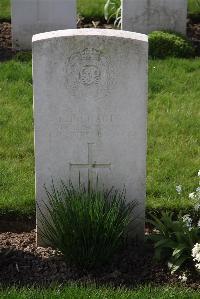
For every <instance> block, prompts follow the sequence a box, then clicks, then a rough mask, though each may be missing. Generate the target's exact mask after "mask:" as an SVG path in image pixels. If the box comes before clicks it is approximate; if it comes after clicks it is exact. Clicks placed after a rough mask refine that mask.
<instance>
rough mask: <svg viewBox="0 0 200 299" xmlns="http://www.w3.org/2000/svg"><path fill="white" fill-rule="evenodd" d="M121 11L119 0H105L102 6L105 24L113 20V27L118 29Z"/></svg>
mask: <svg viewBox="0 0 200 299" xmlns="http://www.w3.org/2000/svg"><path fill="white" fill-rule="evenodd" d="M121 11H122V4H121V0H107V2H106V4H105V6H104V17H105V19H106V21H107V22H109V21H110V20H112V19H114V20H115V21H114V25H115V26H117V27H120V26H121Z"/></svg>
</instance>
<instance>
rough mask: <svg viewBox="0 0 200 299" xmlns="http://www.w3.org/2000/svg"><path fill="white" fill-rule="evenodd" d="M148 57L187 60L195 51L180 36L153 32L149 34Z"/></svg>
mask: <svg viewBox="0 0 200 299" xmlns="http://www.w3.org/2000/svg"><path fill="white" fill-rule="evenodd" d="M149 55H150V56H151V57H152V58H166V57H180V58H189V57H193V56H194V55H195V50H194V48H193V46H192V45H191V43H190V42H189V41H188V40H187V39H186V38H185V37H183V36H181V35H180V34H177V33H171V32H164V31H154V32H152V33H150V34H149Z"/></svg>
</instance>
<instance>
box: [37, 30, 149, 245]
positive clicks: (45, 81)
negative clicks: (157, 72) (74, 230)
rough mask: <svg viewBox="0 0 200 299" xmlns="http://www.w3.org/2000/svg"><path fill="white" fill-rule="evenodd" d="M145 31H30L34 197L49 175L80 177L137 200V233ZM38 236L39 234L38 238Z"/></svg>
mask: <svg viewBox="0 0 200 299" xmlns="http://www.w3.org/2000/svg"><path fill="white" fill-rule="evenodd" d="M147 61H148V41H147V36H146V35H142V34H137V33H132V32H124V31H119V30H101V29H100V30H96V29H79V30H63V31H57V32H50V33H44V34H38V35H35V36H34V37H33V82H34V120H35V160H36V200H37V204H38V206H39V209H38V213H37V223H38V224H40V216H41V215H40V212H39V211H40V210H43V209H44V205H43V202H44V200H47V198H46V194H45V190H44V184H45V185H46V187H47V188H50V185H51V182H52V181H51V180H52V177H53V178H54V179H56V181H57V182H58V183H59V180H60V179H62V180H65V181H66V182H68V180H71V181H72V182H73V183H74V184H76V183H77V184H78V181H79V174H80V178H81V181H82V183H84V184H88V180H90V181H93V182H95V181H96V178H97V175H98V179H99V183H100V184H102V185H104V186H105V187H106V188H111V187H113V186H114V187H115V188H117V189H119V190H122V189H123V187H124V186H125V188H126V192H127V200H128V201H134V200H135V201H137V202H138V207H137V211H136V214H137V217H138V219H137V221H138V227H137V229H136V231H137V234H138V236H139V237H140V238H142V237H143V236H144V214H145V207H144V206H145V194H146V190H145V186H146V182H145V180H146V121H147V115H146V105H147ZM38 244H41V240H40V239H38Z"/></svg>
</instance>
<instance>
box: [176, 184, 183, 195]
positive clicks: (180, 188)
mask: <svg viewBox="0 0 200 299" xmlns="http://www.w3.org/2000/svg"><path fill="white" fill-rule="evenodd" d="M176 191H177V193H178V194H181V191H182V186H181V185H178V186H176Z"/></svg>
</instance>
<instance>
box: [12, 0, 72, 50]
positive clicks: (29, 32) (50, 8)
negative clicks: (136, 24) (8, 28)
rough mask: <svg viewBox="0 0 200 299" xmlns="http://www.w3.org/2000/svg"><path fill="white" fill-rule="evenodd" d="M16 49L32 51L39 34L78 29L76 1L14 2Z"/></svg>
mask: <svg viewBox="0 0 200 299" xmlns="http://www.w3.org/2000/svg"><path fill="white" fill-rule="evenodd" d="M11 8H12V9H11V10H12V43H13V48H14V49H21V50H31V47H32V36H33V35H34V34H37V33H42V32H48V31H54V30H61V29H73V28H76V0H12V4H11Z"/></svg>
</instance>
